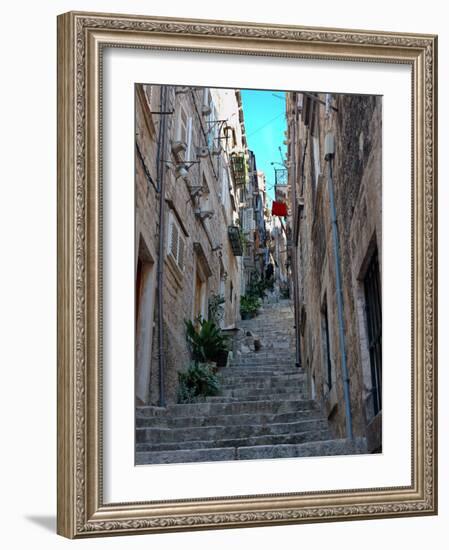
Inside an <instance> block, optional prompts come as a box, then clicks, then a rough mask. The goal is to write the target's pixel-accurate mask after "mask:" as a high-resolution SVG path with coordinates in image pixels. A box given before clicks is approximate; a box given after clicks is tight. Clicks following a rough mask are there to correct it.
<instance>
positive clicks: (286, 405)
mask: <svg viewBox="0 0 449 550" xmlns="http://www.w3.org/2000/svg"><path fill="white" fill-rule="evenodd" d="M311 410H313V411H318V410H319V407H318V404H317V403H316V401H313V400H311V399H298V398H295V399H291V400H287V399H278V400H274V399H267V400H265V401H238V402H236V403H233V402H231V403H211V402H206V403H204V402H203V403H185V404H178V405H169V406H168V407H166V408H162V407H153V406H142V407H138V408H137V412H136V416H137V417H138V418H153V417H161V416H164V417H165V416H170V417H172V418H175V417H184V416H209V415H210V416H218V415H231V414H259V413H267V414H281V413H290V412H301V411H311Z"/></svg>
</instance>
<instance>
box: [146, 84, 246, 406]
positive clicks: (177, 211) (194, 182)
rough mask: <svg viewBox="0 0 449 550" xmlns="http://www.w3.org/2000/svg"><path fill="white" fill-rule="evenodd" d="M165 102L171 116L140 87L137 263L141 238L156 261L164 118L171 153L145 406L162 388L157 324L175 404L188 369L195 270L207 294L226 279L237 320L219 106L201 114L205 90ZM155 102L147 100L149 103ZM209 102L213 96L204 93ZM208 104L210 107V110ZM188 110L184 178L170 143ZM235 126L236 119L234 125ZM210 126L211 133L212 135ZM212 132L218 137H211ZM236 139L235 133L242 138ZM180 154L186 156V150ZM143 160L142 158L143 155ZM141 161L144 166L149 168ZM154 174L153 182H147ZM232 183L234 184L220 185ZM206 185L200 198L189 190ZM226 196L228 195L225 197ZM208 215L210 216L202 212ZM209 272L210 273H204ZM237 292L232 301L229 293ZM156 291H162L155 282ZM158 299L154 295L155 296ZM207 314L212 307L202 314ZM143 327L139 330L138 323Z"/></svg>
mask: <svg viewBox="0 0 449 550" xmlns="http://www.w3.org/2000/svg"><path fill="white" fill-rule="evenodd" d="M167 91H168V103H167V106H166V109H165V110H166V111H168V112H172V114H160V111H163V110H164V108H163V106H162V105H161V102H160V98H161V87H159V86H138V87H137V93H136V144H137V147H138V149H139V150H140V152H141V155H140V154H139V153H138V151H136V243H137V244H136V258H137V257H138V255H139V242H141V240H143V241H144V242H145V243H146V248H148V250H150V252H151V256H152V261H153V262H154V265H155V266H156V268H157V266H158V262H159V260H160V259H159V226H158V224H159V212H160V206H161V201H160V194H159V193H158V192H157V190H158V188H159V184H160V182H158V181H157V163H156V159H157V151H158V139H159V129H160V121H161V120H162V117H166V118H165V120H166V148H165V150H163V151H161V152H160V156H161V158H162V159H163V160H164V163H163V170H164V177H165V194H164V200H163V208H164V212H165V220H164V227H163V228H162V231H163V232H164V242H165V246H164V253H163V263H162V268H163V276H162V292H163V319H161V316H160V312H159V311H158V305H157V299H156V300H155V302H154V323H153V334H152V355H151V364H150V365H140V366H138V368H144V369H150V376H149V396H148V399H147V402H149V403H151V404H158V402H159V399H160V391H159V382H160V381H159V364H158V362H159V361H158V360H159V330H158V326H159V323H160V322H162V323H163V336H164V357H165V369H164V389H165V398H166V402H167V403H172V402H174V401H175V400H176V394H177V387H178V372H179V371H181V370H183V369H185V368H186V367H187V366H188V364H189V352H188V349H187V345H186V340H185V324H184V321H185V320H188V319H193V317H194V300H195V281H196V277H197V275H196V274H197V272H198V273H199V272H200V271H201V273H202V276H203V277H204V278H205V283H204V284H205V293H206V297H210V296H211V295H212V294H217V293H219V292H220V290H223V283H221V279H223V276H224V274H225V280H224V297H225V300H226V302H225V315H226V320H227V322H228V323H229V324H231V323H233V322H235V318H236V316H238V315H239V306H238V302H239V297H240V293H239V281H240V269H241V267H240V262H239V260H238V259H237V258H236V257H235V256H234V255H233V253H232V249H231V247H230V245H229V241H228V236H227V226H228V224H230V223H231V222H232V219H233V217H234V216H235V215H237V216H238V212H237V211H236V209H235V208H234V207H233V204H235V203H233V202H232V200H231V197H230V194H231V193H232V192H233V190H232V175H231V172H230V169H229V166H228V156H227V155H228V153H227V152H226V151H221V153H219V154H212V146H213V145H217V141H214V136H211V132H215V131H218V130H216V129H214V128H213V125H212V123H211V122H210V121H211V120H212V119H213V118H214V117H217V116H218V109H217V108H215V111H213V112H212V113H211V114H208V113H204V112H203V109H204V104H205V98H206V93H205V92H204V90H203V89H197V90H194V89H187V90H186V89H185V88H174V87H167ZM217 94H218V95H219V91H217V90H215V91H214V97H215V98H216V97H217ZM149 97H150V101H148V98H149ZM207 100H208V102H211V96H207ZM226 102H227V104H230V105H231V106H233V107H234V111H236V110H237V103H236V99H235V93H234V95H233V96H232V95H229V97H227V98H226ZM210 104H211V103H209V105H210ZM181 110H183V112H184V114H185V117H187V118H186V120H188V121H189V122H188V125H189V127H190V128H191V130H190V132H189V135H190V139H189V141H190V147H189V149H188V151H190V156H189V158H184V161H185V162H186V167H187V168H188V177H187V178H186V179H185V178H184V177H179V173H177V171H176V166H177V164H178V163H179V156H177V155H176V154H175V153H174V152H173V151H172V144H173V143H174V142H176V141H178V140H179V127H178V125H179V117H180V113H181ZM237 122H238V120H237ZM211 128H212V130H211ZM214 135H215V134H214ZM237 135H238V134H237ZM198 147H206V148H207V147H208V148H209V152H208V153H207V154H206V155H202V156H198V154H197V153H198V151H197V148H198ZM181 154H182V153H181ZM141 156H142V157H143V160H142V158H140V157H141ZM144 163H145V167H146V169H144ZM149 174H150V178H151V180H152V181H149ZM223 178H227V179H228V181H229V186H227V185H223ZM199 186H202V191H201V194H195V195H194V193H193V192H192V189H195V188H198V187H199ZM224 193H225V194H227V195H226V196H225V195H224ZM205 211H208V212H210V213H211V216H210V217H206V216H203V215H202V214H201V215H199V213H200V212H205ZM170 216H172V217H173V218H174V219H175V220H176V223H177V225H178V227H179V229H180V231H181V234H182V235H183V238H184V241H185V253H184V266H183V269H180V268H179V266H178V265H176V262H174V261H173V259H172V258H171V257H170V256H169V255H168V243H169V238H170V237H169V234H168V233H169V219H170ZM204 274H206V275H204ZM231 288H232V301H231V295H230V294H231V293H230V290H231ZM154 292H155V293H157V279H156V282H155V288H154ZM156 296H157V295H156ZM203 313H204V314H205V315H206V316H207V307H206V308H205V310H204V311H203ZM138 327H139V325H138Z"/></svg>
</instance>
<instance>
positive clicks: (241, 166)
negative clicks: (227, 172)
mask: <svg viewBox="0 0 449 550" xmlns="http://www.w3.org/2000/svg"><path fill="white" fill-rule="evenodd" d="M231 167H232V174H233V176H234V182H235V185H237V186H238V185H246V183H247V181H248V165H247V162H246V158H245V155H244V153H234V154H233V155H231Z"/></svg>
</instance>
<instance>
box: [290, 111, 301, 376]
mask: <svg viewBox="0 0 449 550" xmlns="http://www.w3.org/2000/svg"><path fill="white" fill-rule="evenodd" d="M296 124H297V109H296V105H295V110H294V115H293V131H292V134H293V135H292V144H293V146H292V187H291V189H292V207H293V212H292V234H294V227H296V217H297V215H298V209H297V207H296ZM295 245H296V243H294V242H292V248H291V250H292V275H293V306H294V313H295V316H294V319H295V342H296V366H297V367H298V368H299V367H301V338H300V332H299V326H300V322H299V288H298V273H297V269H298V263H297V255H296V246H295Z"/></svg>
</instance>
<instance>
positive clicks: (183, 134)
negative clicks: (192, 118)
mask: <svg viewBox="0 0 449 550" xmlns="http://www.w3.org/2000/svg"><path fill="white" fill-rule="evenodd" d="M177 120H178V121H177V128H176V141H182V142H183V143H185V144H186V145H187V141H188V137H187V129H188V124H189V121H188V116H187V113H186V110H185V108H184V107H183V106H182V105H179V110H178V119H177Z"/></svg>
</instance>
